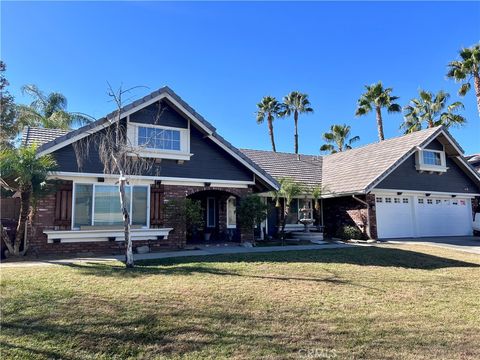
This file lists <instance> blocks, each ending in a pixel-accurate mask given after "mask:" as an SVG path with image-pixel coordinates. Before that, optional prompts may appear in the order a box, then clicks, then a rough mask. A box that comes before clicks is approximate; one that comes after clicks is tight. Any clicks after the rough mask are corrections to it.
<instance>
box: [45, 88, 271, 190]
mask: <svg viewBox="0 0 480 360" xmlns="http://www.w3.org/2000/svg"><path fill="white" fill-rule="evenodd" d="M164 98H165V99H167V100H169V101H171V102H172V103H173V104H174V105H175V106H177V107H179V108H180V109H181V111H184V112H185V115H187V116H188V117H189V118H190V119H191V120H192V121H193V122H194V123H195V124H196V125H198V126H199V127H200V128H202V129H203V130H204V131H205V132H206V133H207V134H208V138H210V139H211V140H212V141H213V142H214V143H216V144H217V145H219V146H220V147H221V148H223V149H224V150H225V151H226V152H227V153H230V155H232V156H233V157H234V158H236V159H237V161H239V162H240V163H242V164H243V165H244V166H246V167H247V168H249V169H250V170H252V171H253V172H254V173H255V174H256V175H257V178H260V179H261V180H263V181H264V182H266V183H267V184H269V185H270V186H272V187H273V188H278V186H279V184H278V183H277V181H276V180H275V178H273V177H272V176H271V175H270V174H268V173H267V172H266V171H265V170H263V169H262V168H261V167H259V166H258V165H257V164H255V163H254V162H253V161H252V160H251V159H250V158H248V157H247V156H245V155H244V154H243V153H242V152H240V151H239V150H238V149H237V148H236V147H235V146H233V145H232V144H230V143H229V142H228V141H226V140H225V139H224V138H223V137H221V136H220V135H219V134H217V132H216V129H215V127H214V126H213V125H212V124H210V123H209V122H208V121H207V120H205V118H203V117H202V116H201V115H200V114H198V113H197V112H196V111H195V110H194V109H193V108H192V107H191V106H190V105H188V104H187V103H186V102H185V101H184V100H183V99H182V98H180V97H179V96H178V95H177V94H176V93H175V92H174V91H173V90H172V89H170V88H169V87H168V86H164V87H162V88H160V89H158V90H156V91H154V92H152V93H150V94H149V95H147V96H144V97H143V98H141V99H139V100H136V101H134V102H132V103H130V104H128V105H125V106H123V107H122V109H121V116H120V117H121V118H124V117H126V116H127V115H129V114H130V113H133V112H135V111H137V110H139V109H140V108H142V107H145V106H148V105H150V104H152V103H154V102H157V101H159V100H161V99H164ZM117 114H118V111H113V112H111V113H109V114H108V115H106V116H105V117H103V118H101V119H98V120H96V121H94V122H92V123H90V124H88V125H85V126H83V127H81V128H79V129H76V130H73V131H70V132H68V133H63V134H60V136H58V137H56V138H54V139H51V140H50V141H48V142H44V143H43V144H42V145H40V147H39V148H38V153H39V154H40V155H43V154H48V153H51V152H53V151H55V150H57V149H60V148H62V147H64V146H67V145H69V144H71V143H73V142H75V141H77V140H79V139H81V138H84V137H86V136H89V135H91V134H92V133H95V132H97V131H99V130H101V129H103V128H105V127H107V126H109V125H111V124H112V121H115V120H116V116H117ZM42 130H46V129H42Z"/></svg>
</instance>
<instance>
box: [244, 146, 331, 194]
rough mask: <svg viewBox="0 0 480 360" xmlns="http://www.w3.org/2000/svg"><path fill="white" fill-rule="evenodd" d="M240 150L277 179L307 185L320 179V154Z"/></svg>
mask: <svg viewBox="0 0 480 360" xmlns="http://www.w3.org/2000/svg"><path fill="white" fill-rule="evenodd" d="M240 151H241V152H242V153H244V154H245V155H246V156H248V157H249V158H250V159H251V160H252V161H253V162H255V163H256V164H257V165H258V166H260V167H262V168H263V169H264V170H265V171H267V172H268V173H269V174H270V175H271V176H273V177H274V178H276V179H277V180H278V179H280V178H291V179H293V180H295V181H297V182H300V183H302V184H304V185H306V186H308V187H314V186H315V185H318V184H320V182H321V180H322V157H321V156H315V155H296V154H292V153H282V152H273V151H264V150H251V149H240Z"/></svg>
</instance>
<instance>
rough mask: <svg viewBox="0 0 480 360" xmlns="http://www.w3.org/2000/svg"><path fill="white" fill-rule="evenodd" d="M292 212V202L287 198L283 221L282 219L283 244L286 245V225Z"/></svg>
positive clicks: (284, 201)
mask: <svg viewBox="0 0 480 360" xmlns="http://www.w3.org/2000/svg"><path fill="white" fill-rule="evenodd" d="M289 212H290V203H289V202H287V199H284V200H283V221H282V246H284V245H285V238H286V235H285V226H286V225H287V216H288V213H289Z"/></svg>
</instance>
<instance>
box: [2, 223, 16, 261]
mask: <svg viewBox="0 0 480 360" xmlns="http://www.w3.org/2000/svg"><path fill="white" fill-rule="evenodd" d="M0 230H1V232H2V241H3V242H4V243H5V245H6V246H7V249H8V252H9V253H10V254H13V244H12V240H11V239H10V236H8V233H7V230H5V228H4V227H3V224H2V223H0Z"/></svg>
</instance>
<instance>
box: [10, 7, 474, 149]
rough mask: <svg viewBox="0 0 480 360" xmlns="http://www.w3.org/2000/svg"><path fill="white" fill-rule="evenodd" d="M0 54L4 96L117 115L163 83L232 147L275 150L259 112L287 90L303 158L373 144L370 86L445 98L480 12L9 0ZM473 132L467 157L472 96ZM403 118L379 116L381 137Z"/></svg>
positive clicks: (284, 145)
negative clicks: (121, 93) (296, 107)
mask: <svg viewBox="0 0 480 360" xmlns="http://www.w3.org/2000/svg"><path fill="white" fill-rule="evenodd" d="M1 10H2V13H1V57H2V59H3V60H4V61H5V62H6V63H7V77H8V79H9V81H10V83H11V86H10V91H11V92H12V93H13V94H14V95H15V96H16V98H17V101H18V102H24V103H26V102H28V99H27V98H24V97H22V95H21V93H20V87H21V86H22V85H24V84H28V83H34V84H37V85H38V86H39V87H40V88H41V89H43V90H45V91H47V92H49V91H59V92H62V93H63V94H65V95H66V96H67V98H68V100H69V107H68V109H69V110H70V111H81V112H85V113H88V114H90V115H92V116H95V117H101V116H102V115H104V114H106V113H108V112H109V111H111V110H113V108H114V106H113V104H112V103H111V102H109V98H108V96H107V81H109V82H110V83H111V84H112V85H113V86H118V85H120V84H121V83H123V85H124V86H126V87H130V86H136V85H142V86H147V87H148V89H144V88H142V89H139V90H137V91H136V92H135V93H134V97H135V98H137V97H141V96H143V95H145V94H147V93H149V92H151V91H153V90H155V89H157V88H159V87H161V86H163V85H169V86H170V87H171V88H172V89H174V90H175V91H176V92H177V93H178V94H179V95H180V96H181V97H182V98H183V99H184V100H186V101H187V102H188V103H189V104H190V105H191V106H192V107H193V108H195V109H196V110H197V111H198V112H199V113H201V114H202V115H203V116H204V117H205V118H207V119H208V120H209V121H210V122H212V123H213V125H214V126H216V127H217V130H218V132H219V133H220V134H221V135H223V136H224V137H226V138H227V139H228V140H229V141H231V142H232V143H233V144H234V145H236V146H237V147H246V148H258V149H270V142H269V138H268V134H267V127H266V124H263V125H257V124H256V122H255V116H254V112H255V110H256V103H257V102H258V101H259V100H260V99H261V98H262V97H263V96H264V95H273V96H277V97H279V98H281V97H283V96H284V95H286V94H287V93H288V92H290V91H292V90H298V91H302V92H306V93H308V94H310V98H311V102H312V104H313V107H314V109H315V113H314V114H313V115H309V116H304V117H301V118H300V125H299V132H300V152H302V153H312V154H317V153H318V151H319V150H318V149H319V147H320V145H321V144H322V143H323V141H322V138H321V134H322V133H323V132H325V131H326V130H328V128H329V127H330V125H331V124H333V123H347V124H349V125H351V126H352V132H353V134H354V135H359V136H360V137H361V142H360V143H361V144H366V143H370V142H374V141H376V139H377V132H376V126H375V118H374V114H370V115H368V116H366V117H362V118H356V117H355V116H354V112H355V106H356V100H357V99H358V97H359V96H360V94H361V93H362V92H363V89H364V88H363V86H364V85H365V84H371V83H374V82H376V81H378V80H382V81H383V82H384V84H385V85H386V86H389V87H393V88H394V94H395V95H398V96H400V101H399V102H400V104H401V105H402V106H403V105H405V104H406V103H407V102H408V100H409V99H410V98H412V97H414V96H416V95H417V90H418V89H419V88H421V87H422V88H425V89H427V90H432V91H438V90H440V89H444V90H446V91H448V92H450V93H451V94H452V101H453V100H456V99H457V95H456V92H457V89H458V85H457V84H455V83H454V82H453V81H449V80H446V79H445V72H446V64H447V63H448V62H449V61H450V60H453V59H454V58H455V57H456V56H457V51H458V49H460V48H461V47H462V46H470V45H472V44H474V43H475V42H478V41H479V39H480V25H479V24H480V3H479V2H465V3H459V2H455V3H448V2H440V3H434V2H426V3H419V2H403V3H381V2H365V3H360V2H354V3H349V2H338V3H323V2H305V3H293V2H264V3H256V2H246V3H221V2H209V3H186V2H182V3H169V2H128V3H127V2H77V3H64V2H49V3H39V2H35V3H28V2H4V1H3V2H2V4H1ZM462 101H463V102H464V104H465V107H466V109H465V111H464V115H465V116H466V117H467V119H468V125H467V126H465V127H464V128H462V129H454V130H452V133H453V134H454V135H455V136H456V137H457V139H458V140H459V142H460V143H461V145H462V146H463V147H464V149H465V151H466V152H467V153H472V152H480V141H479V138H480V118H479V116H478V113H477V111H476V106H475V97H474V94H473V92H471V93H469V94H468V95H467V96H466V97H465V98H463V99H462ZM401 120H402V116H401V115H399V114H397V115H388V114H385V115H384V123H385V134H386V137H393V136H398V135H399V134H400V132H399V130H398V127H399V124H400V122H401ZM275 133H276V141H277V149H278V150H279V151H288V152H292V151H293V120H290V119H279V120H276V122H275Z"/></svg>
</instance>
